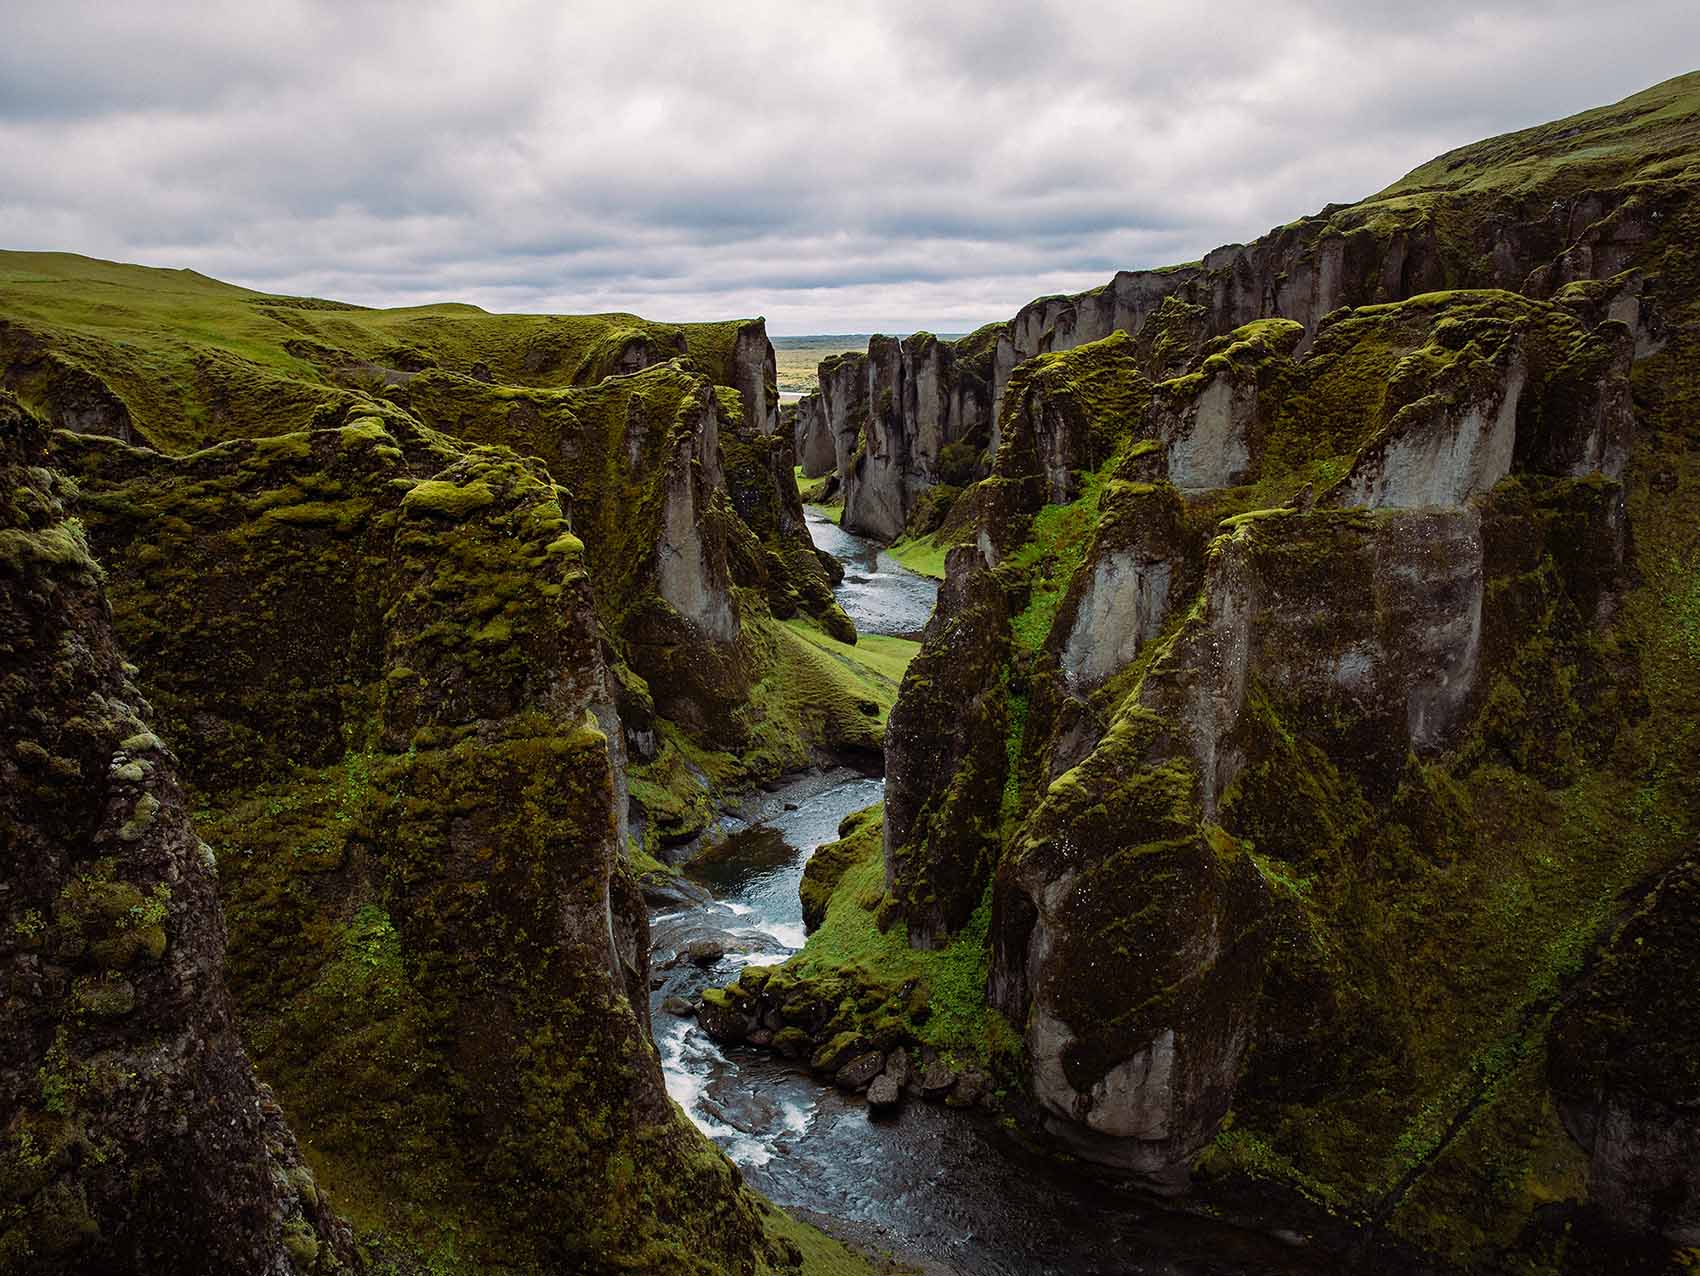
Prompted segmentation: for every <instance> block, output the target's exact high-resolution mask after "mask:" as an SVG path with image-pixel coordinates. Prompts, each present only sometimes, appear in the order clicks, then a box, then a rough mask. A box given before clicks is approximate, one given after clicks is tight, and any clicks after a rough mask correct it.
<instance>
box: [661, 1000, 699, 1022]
mask: <svg viewBox="0 0 1700 1276" xmlns="http://www.w3.org/2000/svg"><path fill="white" fill-rule="evenodd" d="M661 1009H662V1012H663V1013H664V1014H669V1015H677V1016H678V1017H679V1018H680V1019H689V1018H690V1017H692V1016H693V1015H695V1014H696V1012H697V1008H696V1007H695V1006H693V1005H691V1003H690V1002H688V1001H686V1000H685V999H684V998H683V997H668V998H667V999H666V1000H664V1001H663V1002H662V1003H661Z"/></svg>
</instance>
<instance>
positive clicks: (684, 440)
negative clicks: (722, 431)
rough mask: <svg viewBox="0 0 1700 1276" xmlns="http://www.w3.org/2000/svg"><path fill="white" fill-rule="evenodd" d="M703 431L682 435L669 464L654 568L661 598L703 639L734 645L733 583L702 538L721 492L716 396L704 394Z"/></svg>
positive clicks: (735, 617) (736, 627)
mask: <svg viewBox="0 0 1700 1276" xmlns="http://www.w3.org/2000/svg"><path fill="white" fill-rule="evenodd" d="M702 421H703V424H702V428H701V429H699V430H696V431H694V432H691V433H689V434H680V435H679V438H678V442H677V444H676V450H675V453H674V455H673V456H672V457H670V458H668V462H667V477H666V488H665V495H664V497H663V505H662V518H661V535H660V539H659V541H658V542H657V544H656V550H655V563H656V578H657V584H658V587H659V589H660V592H661V597H662V598H664V599H665V600H666V601H667V602H668V603H670V604H671V605H672V607H673V609H674V610H675V611H677V612H678V613H679V615H680V616H682V617H683V618H684V619H685V620H686V621H688V622H689V623H690V624H692V625H694V626H695V627H696V628H697V629H699V630H700V631H701V632H702V633H703V635H704V636H705V637H707V638H710V639H712V640H714V641H716V642H719V643H730V642H732V641H733V640H734V639H735V638H736V637H737V635H738V614H737V611H736V609H735V607H734V605H733V602H732V581H731V576H730V573H729V570H728V568H727V565H726V563H725V560H724V557H723V556H722V555H720V554H716V553H715V552H714V551H713V550H712V549H711V548H710V547H709V546H708V545H707V544H706V543H705V539H704V534H703V524H704V522H705V519H704V513H705V511H706V509H707V505H708V502H709V501H710V500H711V499H712V495H713V493H714V492H715V490H716V489H723V488H724V486H725V479H724V477H723V476H722V475H721V472H720V435H719V425H718V418H717V414H716V412H715V408H714V402H713V397H712V396H711V395H707V394H704V396H703V401H702Z"/></svg>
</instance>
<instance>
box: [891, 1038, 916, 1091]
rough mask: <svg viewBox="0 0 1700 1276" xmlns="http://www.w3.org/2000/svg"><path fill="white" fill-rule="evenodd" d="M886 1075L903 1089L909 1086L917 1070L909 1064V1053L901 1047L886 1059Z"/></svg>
mask: <svg viewBox="0 0 1700 1276" xmlns="http://www.w3.org/2000/svg"><path fill="white" fill-rule="evenodd" d="M885 1075H886V1076H888V1077H890V1078H891V1080H892V1082H893V1084H895V1085H897V1086H899V1087H902V1086H906V1085H908V1084H909V1082H910V1080H911V1079H912V1078H913V1077H914V1075H915V1069H914V1068H913V1067H912V1066H911V1065H910V1063H909V1052H908V1051H907V1050H905V1049H903V1047H901V1046H899V1047H898V1048H897V1049H896V1050H893V1051H891V1052H890V1053H889V1054H887V1055H886V1057H885Z"/></svg>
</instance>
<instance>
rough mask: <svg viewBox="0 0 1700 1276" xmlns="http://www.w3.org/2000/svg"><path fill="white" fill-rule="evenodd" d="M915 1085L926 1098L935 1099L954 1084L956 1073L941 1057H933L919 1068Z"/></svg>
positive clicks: (948, 1090)
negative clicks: (918, 1075)
mask: <svg viewBox="0 0 1700 1276" xmlns="http://www.w3.org/2000/svg"><path fill="white" fill-rule="evenodd" d="M917 1085H918V1088H919V1089H920V1091H921V1093H922V1095H924V1096H925V1097H926V1098H929V1099H937V1098H940V1097H942V1096H943V1095H945V1094H948V1093H949V1092H950V1090H951V1088H952V1087H953V1086H955V1085H956V1073H955V1072H954V1071H952V1069H951V1067H950V1065H949V1064H947V1063H946V1062H945V1061H944V1060H943V1059H934V1060H933V1061H932V1062H931V1063H929V1064H928V1065H927V1066H926V1067H925V1068H923V1069H921V1077H920V1080H919V1082H918V1083H917Z"/></svg>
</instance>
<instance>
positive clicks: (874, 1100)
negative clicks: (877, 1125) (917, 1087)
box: [868, 1072, 903, 1116]
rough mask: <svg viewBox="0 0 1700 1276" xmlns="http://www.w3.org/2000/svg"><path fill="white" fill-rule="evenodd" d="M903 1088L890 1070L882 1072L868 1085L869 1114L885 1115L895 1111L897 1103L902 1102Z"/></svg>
mask: <svg viewBox="0 0 1700 1276" xmlns="http://www.w3.org/2000/svg"><path fill="white" fill-rule="evenodd" d="M902 1099H903V1090H902V1088H901V1087H900V1086H899V1085H898V1084H897V1081H896V1079H895V1078H894V1077H893V1076H892V1075H891V1073H889V1072H882V1073H881V1074H880V1075H879V1076H877V1077H875V1078H874V1081H873V1084H872V1085H870V1086H869V1087H868V1115H869V1116H876V1115H884V1114H886V1113H890V1112H895V1111H896V1110H897V1105H898V1104H899V1103H901V1102H902Z"/></svg>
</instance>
